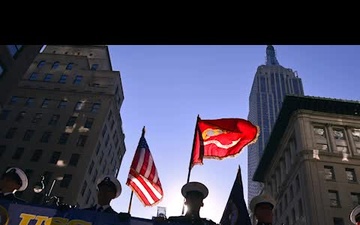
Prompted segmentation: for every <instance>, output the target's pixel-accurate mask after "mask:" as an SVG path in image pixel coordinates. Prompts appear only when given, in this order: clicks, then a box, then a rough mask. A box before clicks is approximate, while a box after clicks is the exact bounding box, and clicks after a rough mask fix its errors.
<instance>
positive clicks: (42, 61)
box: [37, 60, 45, 68]
mask: <svg viewBox="0 0 360 225" xmlns="http://www.w3.org/2000/svg"><path fill="white" fill-rule="evenodd" d="M44 65H45V61H44V60H41V61H40V62H39V63H38V65H37V68H41V67H43V66H44Z"/></svg>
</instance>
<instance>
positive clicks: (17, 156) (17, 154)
mask: <svg viewBox="0 0 360 225" xmlns="http://www.w3.org/2000/svg"><path fill="white" fill-rule="evenodd" d="M23 153H24V148H17V149H16V151H15V153H14V155H13V156H12V159H16V160H18V159H20V158H21V156H22V154H23Z"/></svg>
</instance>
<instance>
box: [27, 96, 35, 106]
mask: <svg viewBox="0 0 360 225" xmlns="http://www.w3.org/2000/svg"><path fill="white" fill-rule="evenodd" d="M33 104H34V98H28V99H27V100H26V102H25V106H29V107H30V106H32V105H33Z"/></svg>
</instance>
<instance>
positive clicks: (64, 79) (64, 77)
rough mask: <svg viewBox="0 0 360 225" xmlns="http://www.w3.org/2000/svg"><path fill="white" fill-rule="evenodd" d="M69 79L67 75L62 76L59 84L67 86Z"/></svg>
mask: <svg viewBox="0 0 360 225" xmlns="http://www.w3.org/2000/svg"><path fill="white" fill-rule="evenodd" d="M67 77H68V76H67V75H65V74H63V75H61V77H60V80H59V83H61V84H65V83H66V78H67Z"/></svg>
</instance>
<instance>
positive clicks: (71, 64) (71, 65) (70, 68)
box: [66, 63, 74, 70]
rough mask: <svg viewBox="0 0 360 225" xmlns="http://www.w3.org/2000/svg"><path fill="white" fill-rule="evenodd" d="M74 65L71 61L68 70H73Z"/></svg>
mask: <svg viewBox="0 0 360 225" xmlns="http://www.w3.org/2000/svg"><path fill="white" fill-rule="evenodd" d="M73 65H74V63H69V64H67V66H66V69H67V70H72V68H73Z"/></svg>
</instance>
